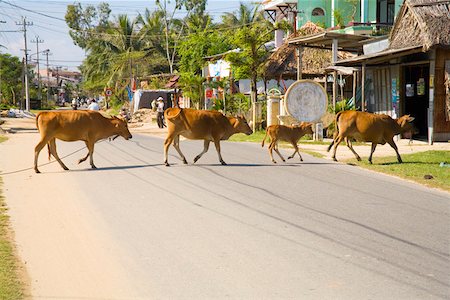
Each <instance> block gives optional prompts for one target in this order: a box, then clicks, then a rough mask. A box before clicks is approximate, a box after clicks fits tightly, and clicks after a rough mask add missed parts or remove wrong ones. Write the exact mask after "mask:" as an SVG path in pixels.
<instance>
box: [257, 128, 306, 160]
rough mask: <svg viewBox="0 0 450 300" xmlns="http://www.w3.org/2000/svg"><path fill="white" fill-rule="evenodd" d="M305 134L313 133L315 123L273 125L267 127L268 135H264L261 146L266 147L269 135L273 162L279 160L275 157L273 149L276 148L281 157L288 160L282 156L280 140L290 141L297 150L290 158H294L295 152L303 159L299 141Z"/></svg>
mask: <svg viewBox="0 0 450 300" xmlns="http://www.w3.org/2000/svg"><path fill="white" fill-rule="evenodd" d="M305 134H313V123H309V122H301V123H300V124H298V125H293V126H285V125H271V126H269V127H267V129H266V135H265V136H264V139H263V141H262V144H261V146H262V147H264V142H265V141H266V138H267V135H269V137H270V140H271V141H270V144H269V154H270V158H271V159H272V162H273V163H274V164H276V163H277V162H276V161H275V160H274V159H273V155H272V150H275V152H276V153H277V154H278V155H279V156H280V158H281V159H282V160H283V161H284V162H286V161H285V159H284V158H283V156H281V153H280V151H278V141H280V140H281V141H285V142H289V143H291V144H292V146H294V149H295V151H294V153H293V154H292V155H291V156H289V157H288V159H290V158H293V157H294V155H295V153H298V156H299V157H300V161H303V158H302V156H301V155H300V152H299V151H298V146H297V143H298V141H299V140H300V138H301V137H302V136H304V135H305Z"/></svg>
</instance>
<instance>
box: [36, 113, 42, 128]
mask: <svg viewBox="0 0 450 300" xmlns="http://www.w3.org/2000/svg"><path fill="white" fill-rule="evenodd" d="M40 116H41V114H40V113H38V115H37V116H36V128H37V130H38V131H39V117H40Z"/></svg>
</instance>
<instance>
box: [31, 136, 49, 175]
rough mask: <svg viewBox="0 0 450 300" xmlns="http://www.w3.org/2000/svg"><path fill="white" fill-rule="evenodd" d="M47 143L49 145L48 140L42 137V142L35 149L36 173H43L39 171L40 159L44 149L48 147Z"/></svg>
mask: <svg viewBox="0 0 450 300" xmlns="http://www.w3.org/2000/svg"><path fill="white" fill-rule="evenodd" d="M47 143H48V140H47V139H45V138H43V137H41V140H40V141H39V143H38V144H37V145H36V147H35V148H34V171H35V172H36V173H41V172H40V171H39V169H38V157H39V153H40V152H41V150H42V148H44V147H45V145H47Z"/></svg>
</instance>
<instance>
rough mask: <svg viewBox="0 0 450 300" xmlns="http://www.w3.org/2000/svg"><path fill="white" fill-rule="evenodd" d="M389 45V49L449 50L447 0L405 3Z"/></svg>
mask: <svg viewBox="0 0 450 300" xmlns="http://www.w3.org/2000/svg"><path fill="white" fill-rule="evenodd" d="M389 41H390V45H389V48H390V49H401V48H406V47H411V46H423V50H424V51H427V50H428V49H430V48H431V47H433V46H441V47H450V0H445V1H444V0H405V1H404V2H403V5H402V7H401V9H400V11H399V13H398V16H397V19H396V21H395V25H394V28H392V31H391V34H390V37H389Z"/></svg>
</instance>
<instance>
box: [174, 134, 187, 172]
mask: <svg viewBox="0 0 450 300" xmlns="http://www.w3.org/2000/svg"><path fill="white" fill-rule="evenodd" d="M173 147H174V148H175V150H177V152H178V154H179V155H180V157H181V159H182V160H183V164H185V165H187V160H186V157H184V155H183V152H181V149H180V136H179V135H177V136H175V138H174V139H173Z"/></svg>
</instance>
